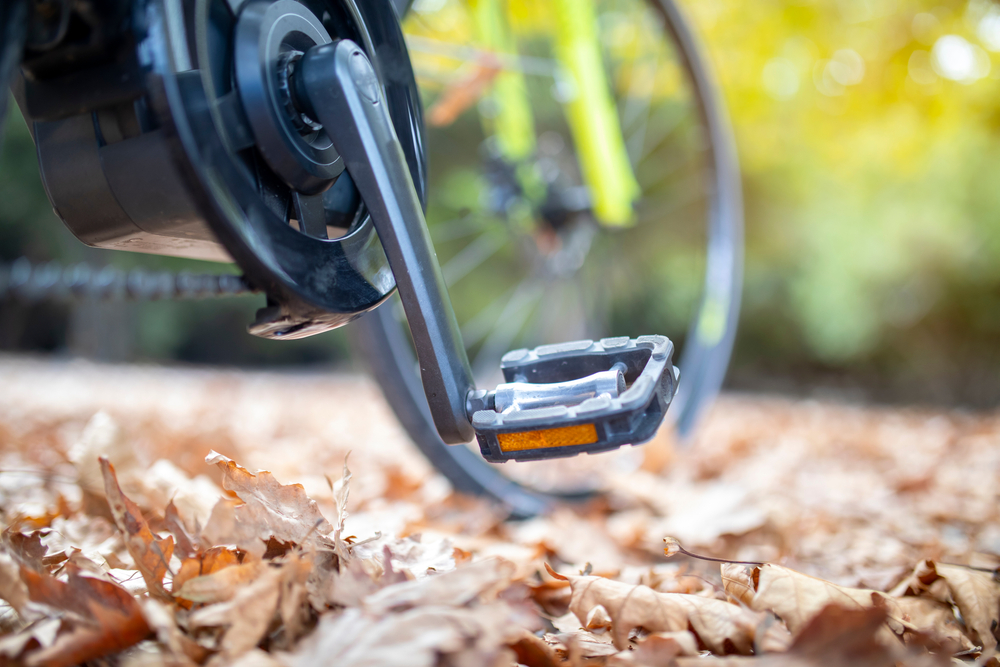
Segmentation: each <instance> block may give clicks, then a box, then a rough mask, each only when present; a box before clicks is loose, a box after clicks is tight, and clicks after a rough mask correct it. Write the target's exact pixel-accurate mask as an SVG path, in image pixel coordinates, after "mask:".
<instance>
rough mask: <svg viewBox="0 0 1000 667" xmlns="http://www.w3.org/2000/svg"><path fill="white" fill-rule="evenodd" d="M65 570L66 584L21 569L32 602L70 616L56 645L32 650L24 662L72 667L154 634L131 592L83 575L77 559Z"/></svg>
mask: <svg viewBox="0 0 1000 667" xmlns="http://www.w3.org/2000/svg"><path fill="white" fill-rule="evenodd" d="M66 572H67V574H68V578H67V580H66V581H65V582H63V581H60V580H58V579H56V578H55V577H52V576H51V575H48V574H45V573H44V572H38V571H36V570H32V569H31V568H27V567H24V566H22V567H21V579H22V580H23V581H24V583H25V584H26V585H27V587H28V592H29V595H30V596H31V599H32V600H33V601H35V602H40V603H42V604H46V605H49V606H50V607H54V608H56V609H59V610H61V611H63V612H68V613H69V614H70V616H68V617H67V620H68V625H69V626H70V630H69V631H68V632H65V633H64V634H60V635H59V636H58V637H57V638H56V640H55V642H53V643H52V645H51V646H48V647H45V648H40V649H38V650H36V651H33V652H29V653H28V655H27V656H26V658H25V661H24V662H25V665H27V666H28V667H41V666H42V665H44V666H45V667H62V666H64V665H65V666H67V667H68V666H69V665H76V664H78V663H82V662H87V661H89V660H94V659H96V658H100V657H102V656H105V655H108V654H111V653H116V652H118V651H121V650H123V649H126V648H128V647H130V646H132V645H134V644H136V643H137V642H139V641H140V640H142V639H145V638H146V636H147V635H149V632H150V630H149V626H148V625H147V624H146V620H145V618H143V615H142V610H141V609H140V608H139V603H138V602H136V600H135V598H133V597H132V595H131V594H130V593H129V592H128V591H126V590H125V589H123V588H122V587H120V586H118V585H117V584H114V583H112V582H110V581H105V580H103V579H97V578H94V577H89V576H83V575H82V574H81V573H80V570H79V568H77V567H76V566H75V565H73V564H72V563H70V564H67V566H66ZM65 625H66V624H64V627H65Z"/></svg>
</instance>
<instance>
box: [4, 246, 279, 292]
mask: <svg viewBox="0 0 1000 667" xmlns="http://www.w3.org/2000/svg"><path fill="white" fill-rule="evenodd" d="M258 291H259V290H256V289H254V288H253V287H251V286H250V285H249V284H248V283H247V282H246V279H245V278H244V277H243V276H237V275H233V274H217V275H212V274H195V273H189V272H180V273H171V272H169V271H147V270H144V269H131V270H129V271H123V270H121V269H116V268H114V267H111V266H105V267H101V268H94V267H91V266H89V265H87V264H75V265H73V266H66V267H64V266H62V265H61V264H59V263H58V262H46V263H44V264H32V263H31V262H30V261H29V260H28V259H26V258H24V257H21V258H19V259H17V260H15V261H14V262H13V263H11V264H0V301H2V300H4V299H5V298H8V297H12V298H15V299H18V300H22V301H27V302H34V301H42V300H63V301H66V300H71V301H72V300H96V301H157V300H164V299H169V300H184V299H211V298H219V297H230V296H244V295H247V294H253V293H256V292H258Z"/></svg>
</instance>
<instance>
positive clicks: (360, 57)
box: [0, 0, 742, 516]
mask: <svg viewBox="0 0 1000 667" xmlns="http://www.w3.org/2000/svg"><path fill="white" fill-rule="evenodd" d="M480 2H481V3H482V4H481V5H480V7H482V8H485V9H484V10H483V11H484V12H489V11H492V12H493V13H494V14H495V13H496V11H497V8H498V5H496V3H495V2H490V1H489V0H480ZM408 4H409V3H406V2H399V3H395V5H393V4H390V3H389V2H388V0H372V1H369V2H365V3H358V4H355V3H354V2H353V0H328V1H324V0H301V1H300V0H276V1H274V2H272V1H270V0H193V1H191V2H180V1H179V0H116V1H112V0H108V1H106V2H103V3H95V2H92V3H86V4H84V3H78V2H76V1H75V0H58V1H50V2H46V3H33V4H31V3H29V2H27V1H20V2H8V3H6V4H4V5H3V7H2V9H0V11H2V12H4V16H3V17H2V18H3V21H2V25H3V26H5V30H4V35H3V42H2V43H0V77H5V78H4V79H2V80H0V83H4V84H5V82H6V77H7V76H11V74H14V77H13V90H14V97H15V99H16V100H17V102H18V105H19V107H20V108H21V111H22V114H23V115H24V117H25V118H26V119H29V121H30V122H29V124H30V125H31V126H32V130H33V131H32V136H33V138H34V139H35V141H36V145H37V148H38V155H39V162H40V167H41V170H42V172H43V175H44V180H45V184H46V190H47V193H48V195H49V197H50V200H51V201H52V203H53V206H54V208H55V209H56V211H57V212H58V213H59V215H60V217H61V218H62V220H63V222H64V223H65V224H66V225H67V227H69V228H70V230H71V231H72V232H73V233H74V234H75V235H77V236H78V237H79V238H80V239H81V240H82V241H84V242H85V243H88V244H90V245H96V246H98V247H106V248H113V249H127V250H137V251H140V252H148V253H153V254H166V255H179V256H186V257H194V258H199V259H209V260H215V261H219V260H222V261H226V260H229V261H234V262H235V263H236V264H237V266H239V268H240V269H241V270H242V271H243V280H244V281H245V283H246V285H247V286H248V287H249V288H251V289H253V290H254V291H259V292H264V293H265V294H266V295H267V305H266V306H265V307H264V308H262V309H261V310H260V311H258V314H257V318H256V320H255V321H254V322H253V323H251V324H250V326H249V330H250V332H251V333H253V334H255V335H258V336H263V337H267V338H272V339H292V338H298V337H303V336H307V335H313V334H315V333H320V332H322V331H325V330H328V329H331V328H334V327H338V326H342V325H344V324H346V323H348V322H349V321H352V320H355V319H358V318H359V317H360V315H362V314H364V313H369V312H370V314H368V315H367V316H365V317H361V318H360V319H358V322H357V323H356V324H354V325H352V329H353V330H354V333H355V338H357V339H360V341H361V346H362V348H364V350H365V354H366V356H367V357H368V359H369V362H370V364H371V365H372V366H373V370H374V373H375V375H376V377H377V378H378V380H379V381H380V384H381V385H382V387H383V391H384V392H385V394H386V396H387V398H388V399H389V402H390V404H391V405H392V406H393V408H394V409H395V410H396V412H397V415H398V416H399V418H400V421H401V422H402V423H403V425H404V427H406V429H407V430H408V432H409V433H410V435H411V437H412V438H413V439H414V440H415V442H416V443H417V445H418V446H419V447H420V448H421V449H422V451H423V452H424V453H425V454H426V455H427V456H428V457H429V458H430V459H431V461H432V462H433V463H434V464H435V465H436V466H437V467H438V469H439V470H441V472H443V473H444V474H445V475H446V476H447V477H448V478H449V479H450V480H451V482H452V483H453V485H454V486H455V487H456V488H457V489H458V490H460V491H465V492H471V493H478V494H485V495H488V496H491V497H493V498H495V499H497V500H499V501H501V502H503V503H504V504H506V506H507V507H508V509H509V510H510V512H511V514H513V515H515V516H529V515H532V514H535V513H538V512H541V511H545V510H546V509H547V508H548V507H549V506H550V505H551V503H552V502H553V501H554V500H556V499H558V498H560V497H573V496H575V495H579V494H573V493H568V494H567V493H558V492H557V493H546V492H543V491H539V490H537V489H531V488H528V487H527V486H525V485H522V484H519V483H517V482H515V481H513V480H511V479H510V478H508V477H506V476H504V475H502V474H500V473H499V472H498V471H497V470H496V469H495V468H493V467H490V466H489V464H488V463H486V461H493V462H503V461H512V460H541V459H546V458H552V457H565V456H571V455H575V454H578V453H583V452H587V453H592V452H598V451H608V450H612V449H617V448H619V447H621V446H622V445H625V444H637V443H640V442H643V441H645V440H648V439H649V438H651V437H652V436H653V434H654V433H655V432H656V429H657V427H658V426H659V424H660V423H661V421H662V420H663V419H664V416H665V415H666V413H667V408H668V406H670V405H671V403H672V402H675V403H682V405H675V406H674V410H673V413H675V414H677V413H679V416H678V417H677V418H676V421H677V423H678V426H679V428H680V429H681V430H682V431H686V430H688V429H689V428H690V427H691V425H692V424H693V422H694V420H695V419H696V418H697V415H698V414H699V412H700V411H701V409H702V408H703V407H704V405H705V403H706V401H707V400H709V399H710V398H711V397H712V396H714V394H715V393H716V392H717V391H718V388H719V386H720V384H721V381H722V376H723V374H724V372H725V367H726V365H727V363H728V357H729V353H730V350H731V348H732V342H733V336H734V333H735V322H736V314H737V313H738V309H739V285H740V266H741V265H740V263H741V248H742V246H741V217H740V204H739V184H738V171H737V169H736V162H735V151H734V150H733V147H732V140H731V137H730V135H729V130H728V126H727V123H726V120H725V114H724V111H723V109H722V107H721V103H720V101H719V99H718V97H717V93H716V92H715V89H714V85H713V83H712V81H711V78H710V76H709V71H708V69H707V68H706V67H705V64H704V61H703V59H702V57H701V56H700V51H699V49H698V47H697V44H696V42H695V40H694V38H693V37H692V34H691V32H690V30H689V29H688V28H687V24H686V23H685V21H684V19H683V17H682V16H681V14H680V12H679V11H678V10H677V8H676V7H675V6H674V5H673V4H672V3H670V2H662V3H653V4H652V7H654V9H656V10H657V11H658V12H660V13H659V16H661V17H662V20H663V29H664V30H666V31H667V33H668V34H670V35H672V39H673V41H674V43H675V44H676V45H677V48H678V57H679V59H680V62H681V64H682V69H683V70H684V71H685V72H686V74H687V76H688V79H689V81H690V85H691V87H692V90H693V91H694V94H695V99H694V102H695V104H694V106H695V111H696V114H695V115H696V116H697V118H698V121H697V122H698V123H699V124H700V125H701V127H702V128H704V130H705V136H706V138H707V141H708V146H709V151H708V153H709V156H708V160H707V162H708V170H709V172H710V174H711V181H712V185H713V187H712V189H711V191H710V193H709V198H710V200H711V203H712V204H713V208H712V209H711V211H710V212H709V243H708V250H707V257H706V289H705V295H704V297H703V299H702V303H701V305H700V306H699V314H698V316H697V317H696V318H695V319H694V322H693V324H692V327H691V330H690V331H691V333H690V334H689V336H688V340H687V343H686V347H685V353H684V357H683V358H682V360H681V366H682V368H684V369H685V383H684V384H682V385H681V386H682V387H684V386H688V387H690V389H686V390H684V391H685V392H686V393H681V394H679V395H678V397H677V398H676V399H675V398H674V394H675V389H676V387H677V381H678V376H677V372H676V370H675V369H674V367H673V364H672V361H671V360H672V353H673V344H672V343H671V342H670V341H669V339H667V338H665V337H663V336H646V337H639V338H632V339H630V338H627V337H612V338H604V339H602V340H600V341H596V342H594V341H583V342H576V343H570V344H564V345H545V346H542V347H539V348H536V349H534V350H527V349H523V350H515V351H514V352H513V353H510V354H508V355H506V356H505V357H504V358H503V360H502V362H501V363H500V364H499V365H500V366H501V368H502V371H503V374H504V380H505V382H503V383H502V384H500V385H499V386H498V387H497V389H496V390H494V391H490V392H487V391H485V390H478V389H476V388H475V387H476V385H475V381H474V379H473V373H472V369H471V368H470V364H469V361H468V358H467V354H466V349H465V346H464V344H463V336H462V332H461V331H460V329H459V325H458V322H457V319H456V317H455V314H454V311H453V309H452V306H451V301H450V299H449V296H448V290H447V288H446V287H445V282H444V277H443V274H442V270H441V268H440V266H439V264H438V260H437V256H436V253H435V246H434V244H433V243H432V240H431V238H430V236H429V233H428V227H427V225H426V224H425V222H424V213H423V209H424V206H425V205H426V202H427V195H428V189H427V188H428V172H427V164H426V146H425V143H424V129H423V127H424V126H423V109H422V107H421V102H420V94H419V91H418V88H417V83H416V80H415V78H414V75H413V70H412V68H411V61H410V56H409V53H408V50H407V45H406V41H405V38H404V35H403V32H402V31H401V28H400V22H399V19H398V16H402V15H403V14H405V12H406V10H407V9H408ZM40 7H44V8H47V9H46V11H44V12H43V11H39V8H40ZM585 18H586V17H585ZM497 25H499V24H497ZM583 25H584V26H585V25H586V21H584V23H583ZM577 28H579V25H578V26H577ZM563 32H564V33H565V34H564V35H563V39H564V41H567V42H572V41H573V39H575V38H576V39H578V41H579V42H580V44H582V46H581V47H580V48H581V49H582V50H583V51H587V50H589V51H590V61H591V62H592V61H593V54H594V53H595V47H596V43H595V41H594V38H593V36H586V35H585V36H584V37H583V38H582V39H580V35H579V32H580V31H579V30H578V29H577V30H572V29H571V30H565V31H563ZM574 36H575V37H574ZM493 37H494V38H496V39H495V40H494V42H493V46H494V47H496V46H503V44H502V42H504V41H505V40H506V41H507V43H508V44H509V43H510V40H509V38H508V37H505V36H504V35H503V34H499V35H494V36H493ZM411 42H413V39H412V38H411ZM427 44H428V42H425V43H424V45H425V46H426V45H427ZM480 51H481V52H483V53H487V54H491V53H492V54H493V57H495V58H496V59H497V61H498V62H497V64H494V65H493V69H494V70H495V72H496V74H497V75H498V76H500V77H503V76H504V75H506V74H509V73H510V71H509V70H511V68H509V67H506V66H505V61H504V58H506V59H507V60H506V63H507V64H508V65H509V64H510V63H514V64H515V65H516V64H519V63H523V62H524V58H522V57H521V56H519V55H516V54H514V55H513V56H512V54H510V53H508V54H507V55H506V56H504V55H503V54H502V52H501V50H500V49H494V50H492V51H491V50H489V49H487V50H480ZM586 60H587V58H586V57H584V58H583V59H582V60H581V62H583V61H586ZM563 62H564V63H569V64H570V69H572V67H573V63H574V62H575V61H574V60H573V57H572V56H564V57H563ZM18 64H19V65H20V69H19V71H17V72H15V69H16V67H15V66H16V65H18ZM579 65H580V63H579V62H577V63H576V66H577V68H578V72H577V75H578V76H584V77H585V76H586V70H585V69H581V68H580V67H579ZM592 74H593V72H592ZM592 78H594V77H592ZM513 79H516V75H515V76H514V77H513ZM507 80H512V79H511V78H510V77H508V79H507ZM596 80H597V83H596V85H593V84H594V82H593V81H591V83H590V84H584V86H583V87H584V89H586V90H598V91H599V90H600V89H601V86H602V85H603V84H602V82H601V77H600V76H596ZM515 84H516V81H515ZM498 85H501V84H498ZM588 85H589V88H588ZM4 87H6V85H5V86H4ZM507 87H508V88H511V85H509V84H508V85H507ZM580 99H582V101H583V102H588V101H593V100H592V99H589V98H587V97H586V95H584V96H582V97H581V98H580ZM511 100H512V105H511V108H514V107H516V106H517V102H516V100H515V98H514V97H511ZM525 101H527V97H524V98H522V99H521V103H522V106H523V103H524V102H525ZM529 106H530V104H529ZM571 106H572V105H571ZM0 112H2V109H0ZM514 113H515V114H516V112H514ZM574 113H575V115H576V118H577V120H576V121H575V122H576V124H577V125H579V126H580V127H581V128H583V129H580V130H578V131H577V132H576V133H575V135H574V138H575V143H576V145H577V151H578V152H580V153H587V152H588V151H587V149H586V146H585V145H584V144H585V143H586V142H587V140H588V139H587V138H588V137H589V138H590V139H591V140H593V141H594V142H596V143H597V144H600V143H601V142H604V143H606V144H608V143H610V144H615V142H616V141H618V142H621V141H622V135H621V130H620V129H619V128H616V127H613V126H614V124H615V123H614V122H613V120H614V117H613V114H611V113H609V110H608V109H607V108H606V107H605V108H604V112H603V113H588V111H587V109H586V108H584V109H583V110H582V111H577V112H571V114H570V115H571V116H572V115H573V114H574ZM509 115H510V114H509V112H508V116H509ZM521 117H522V126H521V128H520V130H519V129H518V126H517V123H516V122H511V119H510V118H504V116H503V115H502V114H501V116H500V117H499V120H496V119H495V120H494V121H493V122H495V123H499V124H500V126H501V127H506V128H507V129H506V130H501V131H500V132H498V135H499V136H500V137H501V139H500V141H498V142H494V145H497V144H498V145H499V149H498V150H496V151H494V154H493V155H492V156H491V157H490V158H489V160H488V161H487V164H488V165H489V166H491V167H492V168H494V171H495V172H496V174H495V175H494V178H493V184H492V186H491V187H492V188H493V190H498V191H504V192H507V193H508V194H509V193H513V200H514V201H515V202H521V203H522V204H525V205H522V206H521V209H520V211H517V210H516V209H517V207H511V206H509V205H505V206H504V207H503V211H504V217H505V220H506V223H505V224H507V225H508V226H509V227H511V228H512V229H515V231H518V230H519V231H518V234H516V235H514V236H512V238H514V237H516V238H524V237H525V236H532V237H534V236H537V237H538V238H539V239H541V238H543V236H545V235H544V234H542V235H539V234H537V232H539V230H541V231H543V232H545V233H546V234H547V235H548V237H549V240H550V241H553V240H554V241H555V242H557V243H558V244H562V243H564V242H566V241H572V240H574V239H579V238H583V237H586V236H587V235H589V236H590V237H592V238H591V239H585V241H584V243H585V244H586V245H587V246H588V248H589V246H590V245H591V244H592V240H593V237H594V236H595V235H596V234H599V233H604V232H605V231H608V230H607V229H606V228H608V227H616V226H617V227H622V226H625V227H627V226H629V223H630V220H631V218H632V217H633V214H632V211H631V209H632V203H633V200H634V199H636V198H637V196H638V195H639V194H640V193H639V188H638V185H635V184H632V183H630V182H629V174H630V170H631V166H630V165H625V164H623V163H622V150H623V149H624V148H625V147H624V145H623V144H620V145H619V146H618V148H617V149H613V150H612V153H616V154H617V155H618V157H617V158H613V159H612V162H609V163H608V165H602V164H600V163H599V161H597V160H596V159H595V158H585V159H584V160H583V161H582V166H583V168H584V170H585V171H587V170H588V169H589V171H590V172H593V173H597V174H599V175H598V176H597V177H593V175H592V174H591V177H590V179H589V181H587V182H586V183H585V184H584V187H583V188H582V189H581V187H580V186H579V185H580V184H579V183H570V185H569V186H566V184H565V183H562V182H560V183H555V181H558V180H559V177H560V176H565V174H559V173H557V174H556V179H555V181H552V182H545V181H544V179H540V178H539V174H538V173H537V172H538V170H537V169H534V168H533V167H532V164H533V161H534V160H535V157H533V156H537V154H538V150H537V143H536V144H535V146H534V147H532V146H531V142H530V141H528V146H527V148H526V147H525V146H520V147H517V146H516V145H512V141H513V142H514V143H515V144H516V141H517V137H518V135H520V136H521V139H522V141H524V140H529V139H531V134H530V132H526V131H524V125H523V120H524V118H525V115H524V114H523V113H522V114H521ZM609 119H610V120H609ZM571 122H573V121H571ZM505 124H506V125H505ZM511 128H513V129H511ZM504 136H506V140H505V139H503V137H504ZM615 137H617V139H615ZM580 146H583V148H582V149H581V148H580ZM590 152H592V153H594V151H590ZM596 153H600V151H597V152H596ZM605 155H607V153H605ZM588 164H589V167H588ZM526 165H527V166H526ZM534 166H537V164H535V165H534ZM607 166H610V168H604V167H607ZM601 175H603V176H601ZM602 178H603V179H608V178H610V179H617V180H615V183H614V184H611V186H610V187H603V188H602V187H601V183H603V182H604V181H603V180H602ZM563 180H564V181H565V180H566V179H563ZM574 188H575V189H574ZM574 192H575V193H576V194H577V195H580V194H583V195H584V196H583V197H580V196H577V197H576V199H575V200H574V199H573V198H572V197H571V196H569V195H571V194H572V193H574ZM588 194H589V195H590V197H591V200H589V201H588V199H587V196H586V195H588ZM567 220H570V222H569V223H567ZM580 220H588V222H585V223H581V222H580ZM517 225H520V227H517ZM532 225H534V227H532ZM433 228H434V225H432V229H433ZM571 233H572V234H571ZM581 234H582V236H581ZM571 236H572V238H571ZM536 250H537V247H536ZM578 254H579V253H578ZM583 254H584V255H586V251H585V252H584V253H583ZM555 255H556V256H559V255H558V253H555ZM551 256H553V253H549V254H548V256H547V257H548V258H551ZM580 264H582V259H581V261H580V262H577V265H576V266H575V269H579V268H580ZM571 268H573V267H571ZM571 274H572V272H569V274H565V275H571ZM565 275H563V276H562V277H565ZM394 290H398V292H399V294H400V296H401V301H402V303H403V309H404V311H405V318H406V323H407V324H408V326H409V329H410V332H411V337H412V340H413V345H412V347H411V344H410V342H409V341H408V340H407V339H406V336H405V333H404V330H403V329H402V328H401V327H400V326H399V323H398V321H397V320H396V317H395V314H394V312H393V310H392V308H390V307H387V306H383V307H381V308H377V306H379V305H380V304H382V303H383V302H384V301H386V300H387V299H388V298H389V297H390V296H391V295H392V293H393V291H394ZM494 342H496V341H494ZM493 347H496V345H493ZM414 352H415V353H416V359H418V360H419V374H418V373H417V372H416V370H417V365H416V363H415V360H414ZM411 369H412V370H411ZM689 378H690V379H689ZM473 437H475V438H476V440H477V441H478V444H479V449H480V453H481V454H482V457H480V456H478V455H477V454H476V453H475V452H473V451H472V450H471V449H467V448H465V447H462V446H455V445H456V444H458V445H460V444H461V443H465V442H467V441H469V440H471V439H472V438H473ZM446 443H449V444H446Z"/></svg>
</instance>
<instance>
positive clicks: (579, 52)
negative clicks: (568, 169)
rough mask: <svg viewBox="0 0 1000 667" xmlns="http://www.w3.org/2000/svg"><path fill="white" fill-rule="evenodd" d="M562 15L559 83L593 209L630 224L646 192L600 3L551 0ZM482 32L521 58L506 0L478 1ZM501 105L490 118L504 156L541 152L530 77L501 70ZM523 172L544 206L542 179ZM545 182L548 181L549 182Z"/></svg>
mask: <svg viewBox="0 0 1000 667" xmlns="http://www.w3.org/2000/svg"><path fill="white" fill-rule="evenodd" d="M551 1H552V5H553V9H554V11H555V14H556V21H555V25H554V28H553V31H552V38H553V42H554V51H555V56H556V60H557V61H558V63H559V68H560V69H559V71H558V72H557V77H558V79H557V88H558V89H559V91H560V95H562V96H563V97H564V99H563V100H562V107H563V110H564V113H565V116H566V121H567V123H568V125H569V129H570V134H571V136H572V139H573V143H574V146H575V147H576V154H577V156H578V160H579V164H580V170H581V172H582V176H583V181H584V183H585V184H586V186H587V189H588V190H589V192H590V196H591V212H592V214H593V216H594V219H595V220H597V222H598V223H600V224H602V225H604V226H607V227H620V226H626V225H629V224H630V223H631V222H632V221H633V220H634V214H633V203H634V202H635V200H636V199H637V198H638V197H639V195H640V188H639V184H638V182H637V181H636V178H635V174H634V172H633V170H632V165H631V164H630V163H629V159H628V153H627V152H626V150H625V141H624V138H623V137H622V130H621V123H620V122H619V118H618V112H617V110H616V109H615V105H614V101H613V100H612V98H611V94H610V87H609V86H610V84H609V81H608V78H607V75H606V73H605V71H604V62H603V59H602V56H601V50H600V43H599V40H598V35H597V13H596V10H595V7H594V0H551ZM470 4H471V9H472V13H473V17H474V22H475V26H476V32H477V37H478V39H479V40H480V42H481V43H482V45H483V46H484V47H485V48H486V49H487V50H489V51H492V52H495V53H498V54H503V55H511V56H512V55H516V53H517V48H516V46H517V44H516V38H515V36H514V34H513V31H512V30H511V27H510V24H511V21H510V16H509V11H506V9H508V8H507V7H506V4H505V0H472V1H471V3H470ZM493 87H494V93H495V98H496V99H497V101H498V102H497V107H498V108H497V110H496V116H495V117H494V118H485V117H482V114H481V117H482V119H483V125H484V127H486V128H487V131H491V132H492V133H493V134H494V136H495V137H496V144H497V151H498V152H499V154H500V157H502V158H504V159H505V160H506V161H507V162H509V163H510V164H512V165H515V166H518V165H521V164H523V163H524V161H525V160H526V159H528V158H529V157H531V155H532V153H533V152H534V150H535V142H534V137H535V128H534V121H533V118H532V114H531V102H530V100H529V99H528V90H527V86H526V84H525V81H524V74H523V73H522V72H520V71H517V70H514V69H505V70H503V71H501V72H500V73H499V74H498V75H497V76H496V79H495V80H494V83H493ZM526 171H528V170H524V169H518V170H517V177H518V181H519V182H520V184H521V186H522V189H523V190H524V191H525V195H526V196H527V198H528V199H529V200H530V201H532V202H534V203H537V202H538V200H539V199H540V198H541V197H544V191H543V192H542V193H541V194H540V195H539V193H538V188H539V185H540V184H539V183H538V178H537V176H533V175H531V174H528V173H525V172H526ZM542 187H544V186H542Z"/></svg>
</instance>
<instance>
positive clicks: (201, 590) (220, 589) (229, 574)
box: [174, 560, 264, 604]
mask: <svg viewBox="0 0 1000 667" xmlns="http://www.w3.org/2000/svg"><path fill="white" fill-rule="evenodd" d="M263 567H264V566H263V565H262V564H261V562H260V561H258V560H252V561H250V562H247V563H242V564H237V565H231V566H229V567H224V568H222V569H220V570H217V571H215V572H212V573H211V574H203V575H201V576H198V577H194V578H192V579H188V580H187V581H185V582H184V583H183V585H182V586H181V587H180V588H179V589H178V590H176V591H174V596H175V597H178V598H180V599H182V600H187V601H188V602H197V603H203V604H212V603H215V602H225V601H226V600H229V599H231V598H232V597H233V596H234V595H236V592H237V591H238V590H239V589H240V587H241V586H245V585H247V584H249V583H250V582H251V581H253V580H254V579H256V578H257V577H258V576H259V575H260V572H261V569H262V568H263Z"/></svg>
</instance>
